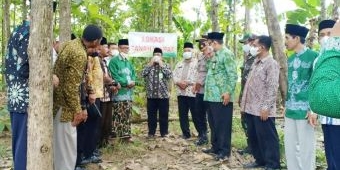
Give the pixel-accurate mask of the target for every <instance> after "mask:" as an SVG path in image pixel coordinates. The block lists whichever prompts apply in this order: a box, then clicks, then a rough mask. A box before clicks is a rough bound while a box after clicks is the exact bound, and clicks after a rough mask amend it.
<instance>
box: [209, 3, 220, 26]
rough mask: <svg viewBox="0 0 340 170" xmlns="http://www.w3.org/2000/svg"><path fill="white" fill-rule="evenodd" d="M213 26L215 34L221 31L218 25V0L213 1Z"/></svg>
mask: <svg viewBox="0 0 340 170" xmlns="http://www.w3.org/2000/svg"><path fill="white" fill-rule="evenodd" d="M211 25H212V31H213V32H219V31H220V27H219V24H218V4H217V2H216V0H212V1H211Z"/></svg>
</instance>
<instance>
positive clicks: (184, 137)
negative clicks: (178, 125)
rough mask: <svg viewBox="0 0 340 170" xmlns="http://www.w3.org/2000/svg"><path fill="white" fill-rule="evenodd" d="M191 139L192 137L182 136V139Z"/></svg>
mask: <svg viewBox="0 0 340 170" xmlns="http://www.w3.org/2000/svg"><path fill="white" fill-rule="evenodd" d="M190 137H191V136H190V135H182V139H189V138H190Z"/></svg>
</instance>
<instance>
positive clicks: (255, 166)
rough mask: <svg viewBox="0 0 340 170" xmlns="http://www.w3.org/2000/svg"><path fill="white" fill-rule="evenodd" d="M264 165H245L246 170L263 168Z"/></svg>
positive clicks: (254, 163)
mask: <svg viewBox="0 0 340 170" xmlns="http://www.w3.org/2000/svg"><path fill="white" fill-rule="evenodd" d="M263 167H264V165H261V164H258V163H256V162H252V163H248V164H245V165H243V168H244V169H251V168H263Z"/></svg>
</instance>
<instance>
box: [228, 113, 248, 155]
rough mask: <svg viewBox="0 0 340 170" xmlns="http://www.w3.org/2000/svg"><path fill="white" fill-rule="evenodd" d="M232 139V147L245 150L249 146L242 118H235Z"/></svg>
mask: <svg viewBox="0 0 340 170" xmlns="http://www.w3.org/2000/svg"><path fill="white" fill-rule="evenodd" d="M236 114H239V112H237V111H236V112H235V111H234V115H236ZM231 135H232V138H231V145H232V146H233V147H235V148H236V149H244V148H245V147H246V146H247V138H246V135H245V133H244V130H243V128H242V125H241V118H240V117H235V116H234V117H233V127H232V133H231Z"/></svg>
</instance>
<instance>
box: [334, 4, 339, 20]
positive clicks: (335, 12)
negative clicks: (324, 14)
mask: <svg viewBox="0 0 340 170" xmlns="http://www.w3.org/2000/svg"><path fill="white" fill-rule="evenodd" d="M339 7H340V0H334V6H333V19H334V20H338V19H339V13H340V11H339Z"/></svg>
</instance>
